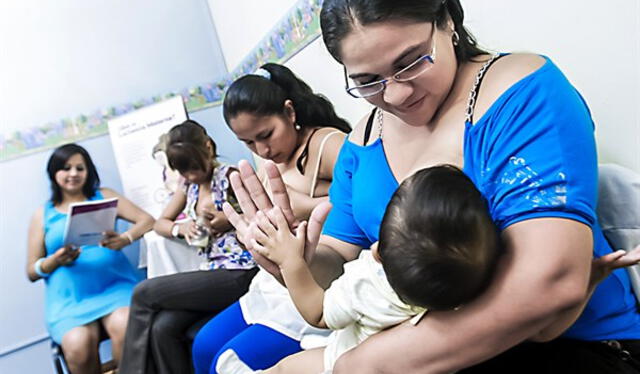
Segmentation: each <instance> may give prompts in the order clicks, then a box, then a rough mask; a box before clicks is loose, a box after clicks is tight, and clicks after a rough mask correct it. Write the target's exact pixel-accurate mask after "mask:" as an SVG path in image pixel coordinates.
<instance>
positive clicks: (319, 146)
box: [193, 64, 350, 373]
mask: <svg viewBox="0 0 640 374" xmlns="http://www.w3.org/2000/svg"><path fill="white" fill-rule="evenodd" d="M223 111H224V117H225V120H226V121H227V124H228V125H229V127H230V128H231V130H232V131H233V132H234V133H235V134H236V136H237V137H238V139H240V140H241V141H243V142H244V143H245V144H246V145H247V146H248V147H249V148H250V149H251V150H252V151H253V152H254V153H255V154H257V155H258V156H260V157H261V158H263V159H266V160H267V161H265V164H264V170H261V172H260V173H259V174H260V175H261V181H259V182H257V183H268V180H269V178H270V176H269V173H271V171H273V170H275V169H277V170H278V171H279V173H280V174H281V175H282V176H283V179H284V181H285V183H286V185H283V188H286V190H287V191H288V193H289V194H290V196H291V205H292V207H293V209H292V210H291V211H288V213H289V214H291V216H292V217H295V218H296V219H300V220H303V219H307V218H308V217H309V214H310V212H311V210H312V209H313V208H314V207H315V206H316V205H317V204H319V203H321V202H326V201H327V191H328V189H329V185H330V184H331V181H332V178H333V166H334V163H335V160H336V157H337V154H338V150H339V148H340V146H341V144H342V142H343V139H344V133H345V132H348V131H349V130H350V127H349V125H348V124H347V123H346V122H345V121H344V120H343V119H341V118H340V117H338V116H337V115H336V113H335V112H334V110H333V106H332V105H331V103H330V102H329V101H327V100H326V99H325V98H323V97H321V96H320V95H317V94H314V93H313V91H312V90H311V88H310V87H309V86H307V84H306V83H304V82H303V81H301V80H300V79H299V78H297V77H296V76H295V75H294V74H293V73H292V72H291V71H290V70H289V69H287V68H286V67H284V66H281V65H277V64H266V65H264V66H263V67H262V68H261V69H259V70H258V72H257V73H256V74H250V75H247V76H244V77H242V78H240V79H238V80H237V81H235V82H234V83H233V84H232V85H231V86H230V87H229V89H228V91H227V93H226V95H225V99H224V104H223ZM239 168H240V170H241V171H242V170H243V169H244V170H246V169H247V168H249V169H250V168H251V167H250V166H249V165H248V164H247V163H246V161H245V162H241V163H240V165H239ZM232 175H233V174H232ZM232 178H235V179H236V182H237V181H238V178H237V176H236V177H233V176H232ZM256 181H258V180H257V179H256ZM229 209H230V206H229V205H225V212H229ZM231 210H232V209H231ZM241 239H242V238H241ZM318 332H319V331H318V330H317V329H313V328H311V327H310V326H309V325H308V324H306V323H305V321H304V320H303V319H302V317H301V316H300V314H299V313H298V312H297V310H296V309H295V306H294V305H293V302H292V301H291V298H290V297H289V294H288V292H287V290H286V289H285V288H284V287H283V286H282V285H280V284H279V283H278V282H277V281H276V280H275V279H273V277H272V276H271V275H269V274H268V273H267V272H264V271H260V272H259V273H258V275H256V278H254V280H253V281H252V283H251V286H250V287H249V292H248V293H247V294H246V295H244V296H243V297H242V298H240V300H239V302H237V303H235V304H233V305H232V306H230V307H229V308H227V309H226V310H225V311H223V312H222V313H220V314H219V315H218V316H216V317H215V318H214V319H212V320H211V321H209V323H207V325H205V326H204V327H203V328H202V329H201V330H200V332H199V333H198V335H197V337H196V339H195V341H194V346H193V357H194V364H195V367H196V372H197V373H209V372H220V371H225V370H229V369H230V367H233V365H234V364H235V363H236V362H237V361H242V362H244V363H245V364H247V365H249V366H250V367H252V368H254V369H265V368H268V367H270V366H272V365H273V364H275V363H276V362H278V361H279V360H280V359H281V358H283V357H285V356H287V355H289V354H292V353H295V352H298V351H299V350H300V349H301V347H300V340H301V339H302V338H303V337H304V336H307V335H308V334H313V333H318Z"/></svg>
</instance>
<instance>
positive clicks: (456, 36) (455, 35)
mask: <svg viewBox="0 0 640 374" xmlns="http://www.w3.org/2000/svg"><path fill="white" fill-rule="evenodd" d="M451 41H452V42H453V45H454V46H457V45H458V43H459V42H460V35H459V34H458V32H457V31H456V30H453V34H451Z"/></svg>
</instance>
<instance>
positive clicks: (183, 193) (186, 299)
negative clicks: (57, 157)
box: [120, 120, 257, 374]
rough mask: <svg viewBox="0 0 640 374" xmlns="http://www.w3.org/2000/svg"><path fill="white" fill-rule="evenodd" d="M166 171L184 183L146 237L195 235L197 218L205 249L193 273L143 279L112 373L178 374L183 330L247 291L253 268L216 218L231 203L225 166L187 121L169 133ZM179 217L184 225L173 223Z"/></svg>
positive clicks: (186, 367) (185, 347) (182, 368)
mask: <svg viewBox="0 0 640 374" xmlns="http://www.w3.org/2000/svg"><path fill="white" fill-rule="evenodd" d="M166 153H167V159H168V161H169V166H170V167H171V168H172V169H174V170H177V171H178V172H179V173H180V175H181V176H182V177H183V178H184V184H183V186H182V188H180V189H179V190H178V191H176V193H175V194H174V195H173V196H172V198H171V200H170V201H169V204H168V205H167V206H166V207H165V209H164V211H163V212H162V214H161V215H160V217H159V218H158V220H157V221H156V224H155V226H154V230H155V231H156V232H157V233H158V234H160V235H162V236H164V237H167V238H186V239H187V241H188V242H190V241H191V239H193V238H195V237H196V236H198V235H199V234H200V233H199V232H198V231H199V229H198V228H197V227H196V220H197V218H198V217H205V220H204V222H205V226H206V231H207V233H205V235H206V236H209V235H210V239H209V241H208V244H207V245H206V246H204V247H203V248H201V250H200V251H201V255H202V256H203V261H202V264H201V270H199V271H191V272H184V273H177V274H172V275H166V276H162V277H156V278H151V279H147V280H145V281H144V282H142V283H140V284H139V285H138V286H137V287H136V289H135V292H134V294H133V299H132V303H131V316H130V319H129V327H128V329H127V336H126V341H125V353H124V356H123V360H122V365H121V367H120V373H122V374H132V373H147V374H149V373H185V372H189V371H190V367H191V355H190V349H189V348H190V347H189V346H190V342H189V340H188V339H187V336H186V332H187V330H188V329H189V328H190V327H191V326H192V325H193V324H194V323H196V322H198V321H199V320H201V319H204V318H210V317H211V316H213V315H215V314H216V313H218V312H220V311H221V310H223V309H224V308H226V307H227V306H229V305H230V304H231V303H233V302H234V301H236V300H237V299H238V298H239V297H240V296H241V295H242V294H244V293H245V292H246V291H247V287H248V286H249V282H250V281H251V279H252V278H253V276H254V275H255V274H256V271H257V268H256V267H255V263H254V261H253V259H252V258H251V255H250V254H249V253H248V252H247V251H246V250H245V248H244V247H243V246H242V245H241V244H240V243H238V241H237V239H236V236H235V231H234V230H233V229H232V227H231V225H230V224H229V222H228V221H227V219H226V217H225V215H224V213H223V212H222V204H223V203H225V202H233V201H234V198H233V193H232V192H231V189H230V188H229V180H228V175H229V173H230V172H231V171H232V170H234V169H233V168H232V167H230V166H229V165H225V164H222V163H220V162H218V161H217V160H216V156H217V154H216V144H215V143H214V141H213V139H211V138H210V137H209V136H208V135H207V133H206V130H205V129H204V127H202V126H200V125H199V124H198V123H197V122H195V121H191V120H187V121H185V122H183V123H182V124H180V125H177V126H174V127H173V128H172V129H171V130H170V131H169V133H168V136H167V144H166ZM183 211H185V212H186V215H187V217H188V218H189V219H188V220H186V221H184V222H176V218H177V217H178V215H180V213H182V212H183Z"/></svg>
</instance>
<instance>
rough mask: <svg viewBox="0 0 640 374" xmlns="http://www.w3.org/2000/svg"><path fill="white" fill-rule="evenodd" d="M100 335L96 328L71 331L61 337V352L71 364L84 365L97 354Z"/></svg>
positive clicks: (76, 328)
mask: <svg viewBox="0 0 640 374" xmlns="http://www.w3.org/2000/svg"><path fill="white" fill-rule="evenodd" d="M98 344H100V334H99V331H98V328H97V326H92V325H88V326H80V327H75V328H73V329H71V330H70V331H69V332H67V333H66V334H64V336H63V337H62V352H63V353H64V356H65V360H67V362H69V363H71V364H76V365H84V364H86V363H88V362H90V361H91V360H94V359H95V357H96V356H97V354H98Z"/></svg>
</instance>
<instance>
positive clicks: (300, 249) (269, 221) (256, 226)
mask: <svg viewBox="0 0 640 374" xmlns="http://www.w3.org/2000/svg"><path fill="white" fill-rule="evenodd" d="M267 214H268V215H269V216H268V217H267V215H265V214H264V213H262V212H261V211H259V212H258V213H257V214H256V220H255V222H254V223H252V224H251V226H252V227H251V229H252V231H253V236H254V239H252V246H253V248H254V249H255V250H256V251H257V252H258V253H259V254H261V255H262V256H265V257H266V258H268V259H269V260H271V261H273V262H275V263H276V264H277V265H278V266H280V267H282V266H283V264H284V263H286V262H287V261H302V262H304V245H305V239H306V230H307V223H306V222H302V223H300V225H298V227H297V228H296V233H295V235H294V233H292V232H291V229H290V228H289V224H288V222H287V219H286V218H285V215H284V213H283V212H282V210H281V209H280V208H279V207H277V206H275V207H273V208H272V209H270V210H269V211H268V212H267Z"/></svg>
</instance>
